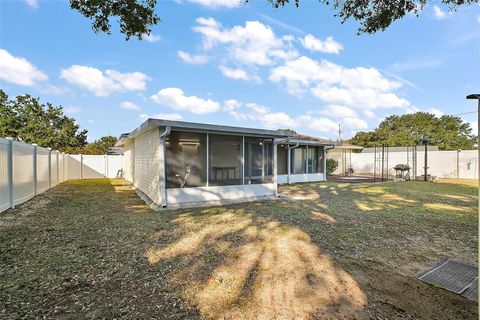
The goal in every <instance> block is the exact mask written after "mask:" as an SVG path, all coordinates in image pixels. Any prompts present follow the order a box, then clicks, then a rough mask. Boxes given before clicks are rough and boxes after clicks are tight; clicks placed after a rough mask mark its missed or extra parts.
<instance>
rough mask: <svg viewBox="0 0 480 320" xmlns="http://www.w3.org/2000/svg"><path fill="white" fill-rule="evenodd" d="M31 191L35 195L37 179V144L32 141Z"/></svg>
mask: <svg viewBox="0 0 480 320" xmlns="http://www.w3.org/2000/svg"><path fill="white" fill-rule="evenodd" d="M32 145H33V191H34V194H35V195H37V194H38V193H37V192H38V191H37V181H38V172H37V146H38V145H37V144H36V143H33V144H32Z"/></svg>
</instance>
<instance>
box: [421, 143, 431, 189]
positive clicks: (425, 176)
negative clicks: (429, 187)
mask: <svg viewBox="0 0 480 320" xmlns="http://www.w3.org/2000/svg"><path fill="white" fill-rule="evenodd" d="M429 142H430V141H429V140H428V137H427V135H426V134H423V136H422V138H421V139H420V143H421V144H423V145H425V154H424V160H425V164H424V167H423V172H424V173H423V181H428V179H427V170H428V167H427V164H428V157H427V148H428V143H429Z"/></svg>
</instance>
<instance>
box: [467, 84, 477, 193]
mask: <svg viewBox="0 0 480 320" xmlns="http://www.w3.org/2000/svg"><path fill="white" fill-rule="evenodd" d="M467 99H469V100H477V102H478V106H477V107H478V109H477V150H478V159H477V166H478V168H477V174H478V182H479V186H480V134H479V132H478V129H479V128H480V93H473V94H469V95H468V96H467ZM479 201H480V199H479Z"/></svg>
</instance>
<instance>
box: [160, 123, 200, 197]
mask: <svg viewBox="0 0 480 320" xmlns="http://www.w3.org/2000/svg"><path fill="white" fill-rule="evenodd" d="M166 157H167V161H166V164H167V168H166V171H167V188H186V187H201V186H205V185H206V182H207V170H206V169H207V165H206V164H207V134H206V133H194V132H181V131H172V132H171V133H170V135H169V136H167V139H166Z"/></svg>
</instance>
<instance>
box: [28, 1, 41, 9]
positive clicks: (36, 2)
mask: <svg viewBox="0 0 480 320" xmlns="http://www.w3.org/2000/svg"><path fill="white" fill-rule="evenodd" d="M25 2H26V3H27V5H28V6H29V7H30V8H34V9H37V8H38V0H25Z"/></svg>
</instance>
